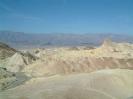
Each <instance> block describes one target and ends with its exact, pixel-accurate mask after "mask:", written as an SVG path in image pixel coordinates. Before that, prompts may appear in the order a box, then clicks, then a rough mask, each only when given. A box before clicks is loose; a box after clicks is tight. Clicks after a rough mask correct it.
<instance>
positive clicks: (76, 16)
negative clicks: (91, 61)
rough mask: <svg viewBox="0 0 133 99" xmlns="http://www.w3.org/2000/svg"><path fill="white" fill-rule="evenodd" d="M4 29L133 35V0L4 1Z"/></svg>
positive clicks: (0, 9) (0, 10)
mask: <svg viewBox="0 0 133 99" xmlns="http://www.w3.org/2000/svg"><path fill="white" fill-rule="evenodd" d="M0 30H12V31H23V32H34V33H35V32H38V33H39V32H42V33H51V32H59V33H60V32H63V33H105V32H109V33H130V34H131V33H133V0H0Z"/></svg>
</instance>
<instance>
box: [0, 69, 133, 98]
mask: <svg viewBox="0 0 133 99" xmlns="http://www.w3.org/2000/svg"><path fill="white" fill-rule="evenodd" d="M132 93H133V71H132V70H124V69H123V70H121V69H116V70H102V71H98V72H94V73H90V74H88V73H83V74H77V75H69V76H58V75H55V76H52V77H48V78H33V79H31V80H30V81H28V82H26V83H25V84H24V85H21V86H18V87H16V88H13V89H9V90H6V91H4V92H1V93H0V99H130V98H131V97H132V96H133V94H132ZM7 94H8V95H7Z"/></svg>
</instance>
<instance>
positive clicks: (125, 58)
mask: <svg viewBox="0 0 133 99" xmlns="http://www.w3.org/2000/svg"><path fill="white" fill-rule="evenodd" d="M35 52H36V53H33V54H34V55H35V56H37V57H39V58H40V60H38V61H36V62H35V63H33V64H30V65H28V66H26V68H24V72H25V73H26V74H28V75H31V76H44V75H53V74H72V73H83V72H92V71H97V70H101V69H116V68H121V69H133V45H132V44H129V43H114V42H111V41H109V40H106V41H105V42H104V43H103V45H101V46H100V47H97V48H91V49H90V48H88V49H87V48H82V47H78V48H53V49H44V50H43V49H40V50H36V51H35Z"/></svg>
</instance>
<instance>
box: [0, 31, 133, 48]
mask: <svg viewBox="0 0 133 99" xmlns="http://www.w3.org/2000/svg"><path fill="white" fill-rule="evenodd" d="M106 38H110V39H112V40H113V41H116V42H130V43H133V36H131V35H123V34H112V33H98V34H96V33H88V34H87V33H86V34H71V33H68V34H67V33H53V34H52V33H50V34H46V33H44V34H38V33H36V34H35V33H34V34H33V33H23V32H12V31H0V42H4V43H7V44H9V45H11V46H13V47H24V46H25V47H44V46H82V45H85V46H94V45H99V44H101V43H102V42H103V40H104V39H106Z"/></svg>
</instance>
